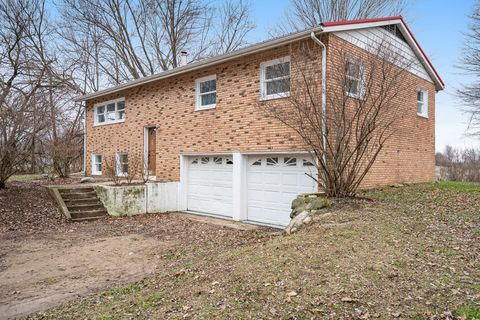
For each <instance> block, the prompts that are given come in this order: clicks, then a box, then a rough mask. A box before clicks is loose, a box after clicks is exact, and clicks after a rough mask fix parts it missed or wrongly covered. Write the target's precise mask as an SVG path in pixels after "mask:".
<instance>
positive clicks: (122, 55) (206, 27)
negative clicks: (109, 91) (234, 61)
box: [61, 0, 253, 90]
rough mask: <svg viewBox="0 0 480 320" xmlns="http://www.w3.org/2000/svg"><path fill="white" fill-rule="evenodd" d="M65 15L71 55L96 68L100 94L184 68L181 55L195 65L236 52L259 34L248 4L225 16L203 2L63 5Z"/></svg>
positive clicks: (89, 0)
mask: <svg viewBox="0 0 480 320" xmlns="http://www.w3.org/2000/svg"><path fill="white" fill-rule="evenodd" d="M61 12H62V20H63V23H62V29H61V34H62V37H63V38H64V39H65V41H66V43H67V47H68V45H70V47H71V48H72V49H68V48H67V52H68V53H69V55H70V56H71V57H72V61H79V62H80V63H81V64H82V65H83V66H85V67H88V68H91V70H88V71H89V72H88V74H86V75H85V79H86V80H88V82H89V83H90V85H91V87H93V88H94V89H96V90H98V88H99V87H100V86H101V85H105V84H115V85H116V84H119V83H122V82H125V81H127V80H132V79H138V78H141V77H145V76H148V75H152V74H155V73H158V72H160V71H164V70H168V69H171V68H175V67H178V65H179V58H180V52H181V51H188V52H189V57H190V60H192V61H194V60H198V59H202V58H204V57H207V56H210V55H214V54H218V53H224V52H228V51H231V50H235V49H237V48H239V47H240V46H242V45H244V44H245V43H246V42H245V39H246V36H247V34H248V32H250V31H251V30H252V28H253V24H252V22H251V19H250V9H249V3H247V2H244V1H243V0H242V1H240V2H232V1H229V2H227V3H224V4H223V5H222V6H221V9H220V10H215V8H214V7H212V6H210V5H208V4H207V3H206V2H205V1H200V0H139V1H132V0H110V1H107V0H63V3H62V10H61ZM215 13H216V16H214V15H215ZM213 20H215V23H216V24H217V25H216V26H215V27H213V26H212V23H213ZM102 74H103V75H104V76H103V77H102ZM79 78H81V77H79ZM99 78H100V79H99Z"/></svg>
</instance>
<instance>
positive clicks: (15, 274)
mask: <svg viewBox="0 0 480 320" xmlns="http://www.w3.org/2000/svg"><path fill="white" fill-rule="evenodd" d="M0 217H2V220H1V221H0V227H1V229H0V287H1V290H0V319H9V318H14V317H18V316H25V315H28V314H31V313H33V312H37V311H42V310H46V309H48V308H51V307H53V306H56V305H60V304H63V303H65V302H67V301H69V300H72V299H75V298H77V297H79V296H85V295H88V294H90V293H94V292H99V291H102V290H106V289H112V288H116V287H119V286H121V285H123V284H125V283H129V282H134V281H138V280H141V279H142V278H144V277H146V276H148V275H151V274H153V273H159V272H160V273H161V272H162V266H165V265H168V264H169V263H172V257H175V263H178V261H179V259H180V260H181V257H182V256H183V255H188V256H189V257H191V256H192V255H198V256H202V255H204V254H206V253H207V251H208V252H212V251H214V252H215V251H218V252H220V251H222V250H226V249H228V248H231V247H232V246H238V245H242V244H246V243H249V242H252V241H262V240H265V239H266V238H269V237H271V236H273V233H274V232H273V233H272V230H270V229H263V228H259V227H246V228H243V227H240V228H239V226H240V225H239V224H234V223H231V224H229V223H223V222H221V221H220V220H209V219H204V218H197V217H191V216H188V215H182V214H149V215H141V216H136V217H125V218H106V219H102V220H97V221H91V222H80V223H69V222H66V221H64V219H63V217H62V215H61V214H60V213H59V212H58V210H57V209H56V208H55V206H53V204H52V202H51V200H50V198H49V196H48V194H46V191H45V190H44V188H43V187H42V186H41V183H34V182H22V183H17V184H15V185H13V186H11V188H10V189H8V190H6V191H2V193H0ZM225 239H228V240H225ZM199 245H200V247H201V248H202V249H201V250H198V247H199ZM194 248H197V249H194Z"/></svg>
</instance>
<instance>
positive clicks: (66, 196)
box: [61, 191, 97, 200]
mask: <svg viewBox="0 0 480 320" xmlns="http://www.w3.org/2000/svg"><path fill="white" fill-rule="evenodd" d="M61 196H62V198H63V199H64V200H71V199H85V198H93V197H97V194H96V192H95V191H91V192H71V193H65V194H62V195H61Z"/></svg>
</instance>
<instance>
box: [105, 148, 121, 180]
mask: <svg viewBox="0 0 480 320" xmlns="http://www.w3.org/2000/svg"><path fill="white" fill-rule="evenodd" d="M104 164H105V176H106V177H107V178H109V179H111V180H112V181H113V183H114V184H115V185H117V186H118V185H120V184H121V182H122V177H121V176H120V175H118V172H119V167H118V161H117V157H116V155H112V156H109V157H105V160H104Z"/></svg>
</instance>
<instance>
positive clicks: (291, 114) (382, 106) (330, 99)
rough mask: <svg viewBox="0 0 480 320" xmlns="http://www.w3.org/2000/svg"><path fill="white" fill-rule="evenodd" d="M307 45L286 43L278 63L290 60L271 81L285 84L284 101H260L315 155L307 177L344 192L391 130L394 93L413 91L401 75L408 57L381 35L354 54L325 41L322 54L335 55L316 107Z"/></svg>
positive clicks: (398, 101) (317, 76) (317, 78)
mask: <svg viewBox="0 0 480 320" xmlns="http://www.w3.org/2000/svg"><path fill="white" fill-rule="evenodd" d="M313 46H314V44H313V43H310V42H305V43H301V44H298V45H296V46H292V48H291V52H290V56H291V61H290V62H289V63H285V64H284V67H285V68H290V67H291V76H290V78H284V80H283V81H284V83H283V84H282V83H276V84H275V88H279V87H285V88H287V89H288V88H289V87H291V89H290V95H289V96H288V97H287V98H286V101H287V102H286V103H281V102H280V101H272V102H270V101H267V102H264V103H261V104H260V106H261V108H262V109H263V110H265V112H266V113H267V115H269V116H270V117H273V118H275V119H277V120H279V121H280V122H282V123H284V124H285V125H287V126H288V127H290V128H291V129H293V130H294V131H295V132H297V134H298V135H299V136H300V137H301V139H302V141H303V142H304V144H305V146H306V148H307V149H309V150H310V151H311V154H312V156H313V157H314V159H316V160H317V161H316V163H315V166H316V167H317V171H318V176H317V177H312V178H314V179H315V180H317V182H318V183H319V186H320V188H322V189H323V190H325V192H326V193H327V195H329V196H333V197H345V196H352V195H354V194H355V192H356V190H357V189H358V187H359V186H360V184H361V183H362V181H363V179H364V177H365V175H366V174H367V173H368V172H369V171H370V169H371V168H372V166H373V165H374V163H375V161H376V159H377V157H378V155H379V154H380V152H381V151H382V150H383V148H384V146H385V144H386V143H387V141H388V140H389V139H390V137H391V136H392V135H393V134H394V133H395V125H394V123H395V121H396V120H397V116H398V110H399V108H400V107H401V106H402V98H405V97H406V94H407V93H409V92H410V93H411V92H415V88H414V87H413V84H409V83H405V82H404V81H402V80H403V76H404V74H405V72H408V71H407V70H408V68H409V66H410V65H411V63H412V62H411V61H407V60H406V59H405V58H403V57H402V56H401V55H400V54H398V53H397V52H396V51H395V50H393V48H391V47H390V45H389V44H388V42H382V43H380V44H377V45H374V44H372V45H371V46H370V47H371V48H372V49H371V52H370V53H366V52H364V53H362V54H358V53H357V56H353V55H352V53H350V52H348V50H347V49H344V46H341V45H340V44H338V45H330V46H329V55H330V56H331V57H335V59H332V60H330V62H329V64H330V67H329V68H331V69H329V70H336V72H331V73H329V74H330V76H329V77H328V80H327V84H328V87H327V91H326V95H327V99H326V106H325V107H326V109H325V110H326V112H324V109H323V106H322V98H321V95H322V92H321V82H322V77H321V74H322V73H321V65H320V63H319V60H320V59H319V58H318V57H320V56H321V51H320V49H319V48H318V46H316V47H313ZM373 48H375V49H373ZM290 64H291V66H290ZM271 72H273V73H274V74H276V75H274V76H273V78H281V75H282V74H288V73H285V71H284V70H281V69H278V70H271ZM277 73H278V74H277ZM275 88H274V89H275ZM275 90H276V89H275ZM279 91H280V92H281V91H288V90H279Z"/></svg>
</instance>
